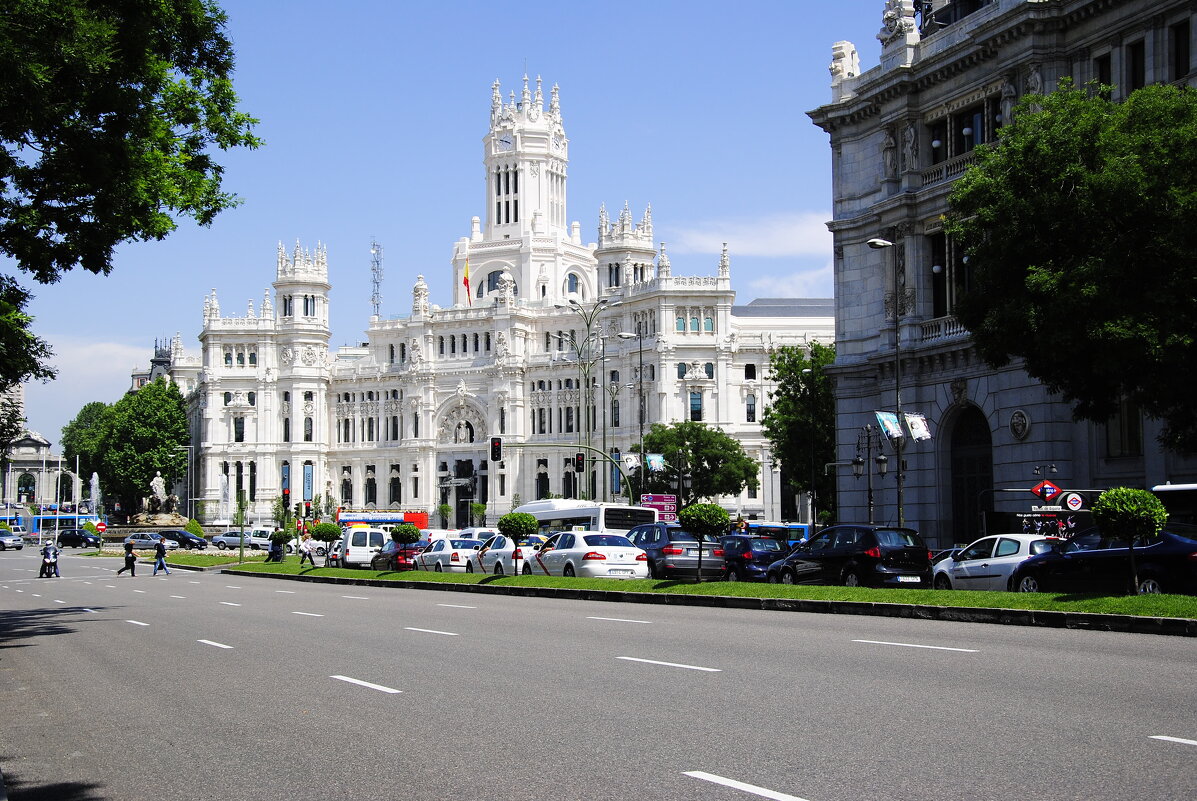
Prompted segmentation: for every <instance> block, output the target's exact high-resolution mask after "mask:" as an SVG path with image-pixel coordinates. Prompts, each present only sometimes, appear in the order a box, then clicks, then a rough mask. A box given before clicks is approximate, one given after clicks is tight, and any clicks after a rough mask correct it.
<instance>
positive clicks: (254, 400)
mask: <svg viewBox="0 0 1197 801" xmlns="http://www.w3.org/2000/svg"><path fill="white" fill-rule="evenodd" d="M248 397H249V405H250V406H257V405H258V393H256V392H250V393H249V394H248Z"/></svg>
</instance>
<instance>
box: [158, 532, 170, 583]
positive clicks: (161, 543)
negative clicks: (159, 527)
mask: <svg viewBox="0 0 1197 801" xmlns="http://www.w3.org/2000/svg"><path fill="white" fill-rule="evenodd" d="M159 568H161V569H162V570H165V571H166V575H168V576H169V575H170V571H169V570H167V569H166V538H165V537H159V538H158V543H157V544H156V545H155V546H154V575H155V576H156V575H158V569H159Z"/></svg>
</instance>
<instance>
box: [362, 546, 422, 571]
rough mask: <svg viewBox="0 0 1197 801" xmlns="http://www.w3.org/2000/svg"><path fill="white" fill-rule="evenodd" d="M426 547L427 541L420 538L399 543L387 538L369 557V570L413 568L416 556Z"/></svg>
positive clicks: (414, 567)
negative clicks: (376, 551)
mask: <svg viewBox="0 0 1197 801" xmlns="http://www.w3.org/2000/svg"><path fill="white" fill-rule="evenodd" d="M426 547H428V543H427V542H425V541H423V540H421V541H419V542H412V543H408V544H406V545H401V544H400V543H398V542H395V540H387V541H386V542H385V543H384V544H383V546H382V549H381V550H380V551H379V552H378V553H376V554H374V556H373V558H371V559H370V569H371V570H415V569H416V556H418V555H419V553H420V551H422V550H424V549H425V548H426Z"/></svg>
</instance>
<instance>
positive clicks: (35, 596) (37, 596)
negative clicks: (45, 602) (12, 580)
mask: <svg viewBox="0 0 1197 801" xmlns="http://www.w3.org/2000/svg"><path fill="white" fill-rule="evenodd" d="M31 595H33V597H34V598H41V597H42V596H40V595H38V594H37V593H36V592H35V593H31Z"/></svg>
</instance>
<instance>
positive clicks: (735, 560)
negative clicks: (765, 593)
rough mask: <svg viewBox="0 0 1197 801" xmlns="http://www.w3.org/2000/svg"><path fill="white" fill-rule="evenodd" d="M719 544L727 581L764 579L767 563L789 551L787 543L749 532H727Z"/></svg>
mask: <svg viewBox="0 0 1197 801" xmlns="http://www.w3.org/2000/svg"><path fill="white" fill-rule="evenodd" d="M719 544H720V546H721V547H722V548H723V564H724V565H726V566H727V573H726V575H724V578H726V579H727V580H728V581H764V580H765V576H766V574H767V573H768V571H769V565H771V564H773V563H774V562H776V561H777V560H778V559H781V558H782V557H783V556H785V555H786V554H787V553H789V552H790V545H789V544H788V543H785V542H782V541H780V540H777V539H774V538H773V537H757V536H753V535H750V534H729V535H728V536H726V537H724V538H723V539H721V540H719Z"/></svg>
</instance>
